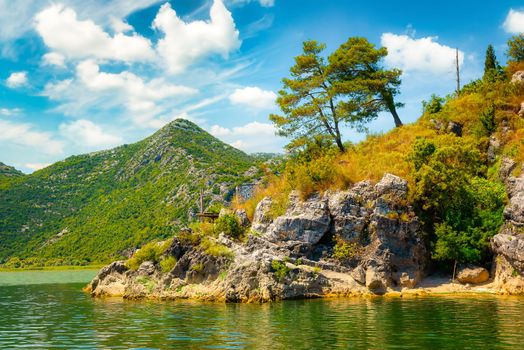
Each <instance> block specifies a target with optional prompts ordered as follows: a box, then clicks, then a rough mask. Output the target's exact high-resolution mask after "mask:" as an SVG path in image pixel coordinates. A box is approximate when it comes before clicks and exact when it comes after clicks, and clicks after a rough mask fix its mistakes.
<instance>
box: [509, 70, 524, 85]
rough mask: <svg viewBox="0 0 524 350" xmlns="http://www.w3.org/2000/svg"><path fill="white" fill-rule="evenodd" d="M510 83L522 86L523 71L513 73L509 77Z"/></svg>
mask: <svg viewBox="0 0 524 350" xmlns="http://www.w3.org/2000/svg"><path fill="white" fill-rule="evenodd" d="M511 82H512V83H513V84H524V70H519V71H518V72H515V73H514V74H513V76H512V77H511Z"/></svg>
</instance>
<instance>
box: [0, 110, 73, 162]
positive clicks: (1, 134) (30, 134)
mask: <svg viewBox="0 0 524 350" xmlns="http://www.w3.org/2000/svg"><path fill="white" fill-rule="evenodd" d="M0 141H7V142H9V143H12V144H16V145H20V146H26V147H29V148H31V149H33V150H35V151H39V152H43V153H46V154H51V155H57V154H61V153H62V152H63V144H62V142H60V141H56V140H54V139H53V138H52V137H51V134H49V133H47V132H41V131H37V130H34V128H33V126H32V125H31V124H26V123H13V122H11V121H7V120H1V119H0Z"/></svg>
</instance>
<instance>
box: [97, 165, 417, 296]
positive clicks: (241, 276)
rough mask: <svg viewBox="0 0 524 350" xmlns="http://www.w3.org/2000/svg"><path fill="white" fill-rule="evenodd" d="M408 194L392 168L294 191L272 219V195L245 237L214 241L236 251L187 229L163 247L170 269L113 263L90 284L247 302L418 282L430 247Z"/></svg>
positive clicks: (115, 290)
mask: <svg viewBox="0 0 524 350" xmlns="http://www.w3.org/2000/svg"><path fill="white" fill-rule="evenodd" d="M406 196H407V183H406V181H404V180H402V179H400V178H398V177H396V176H393V175H389V174H387V175H386V176H384V178H383V179H382V180H381V181H380V182H379V183H377V184H376V185H372V184H371V183H369V182H361V183H358V184H356V185H355V186H353V187H352V188H350V189H349V190H347V191H339V192H327V193H325V194H324V195H322V196H321V195H316V196H312V197H310V198H308V199H307V200H305V201H302V200H300V198H299V196H298V195H297V194H296V193H292V194H291V195H290V198H289V206H288V209H287V211H286V213H285V214H284V215H282V216H280V217H277V218H274V219H273V218H271V217H270V215H269V209H270V207H271V199H270V198H265V199H264V200H263V201H261V202H260V203H259V205H258V207H257V210H256V213H255V216H254V221H253V223H252V231H251V232H252V234H250V235H249V236H248V238H247V241H246V242H245V243H240V242H235V241H233V240H231V239H229V238H228V237H226V236H225V235H223V234H221V235H220V236H219V237H218V238H215V239H212V240H213V244H215V245H219V246H221V247H225V248H227V249H228V251H229V252H231V254H228V255H227V256H217V254H213V253H212V252H210V251H209V250H206V249H203V248H202V245H201V244H199V242H198V241H197V240H194V239H192V240H191V239H190V240H188V239H185V238H183V236H179V237H175V238H174V240H173V243H172V245H171V247H170V248H169V249H167V250H166V252H165V253H164V254H165V255H166V256H170V257H173V258H175V259H176V265H175V266H174V268H173V269H171V270H170V271H168V272H162V271H161V267H160V266H159V265H158V264H155V263H153V262H150V261H146V262H144V263H142V265H141V266H140V268H138V270H136V271H132V270H129V269H128V268H127V267H126V265H125V264H124V262H115V263H113V264H111V265H109V266H107V267H105V268H104V269H102V270H101V271H100V273H99V275H98V276H97V277H96V278H95V279H94V280H93V281H92V282H91V283H90V284H89V286H88V287H87V290H88V291H89V292H91V294H92V295H93V296H104V295H119V296H123V297H126V298H142V297H154V298H167V299H176V298H201V299H208V300H222V301H235V302H237V301H242V302H248V301H270V300H277V299H289V298H306V297H316V296H323V295H348V294H366V293H373V294H383V293H385V292H387V291H390V290H401V289H403V288H413V287H415V286H416V284H417V283H418V282H419V280H420V278H421V277H422V276H423V273H424V268H425V264H426V257H427V254H426V250H425V247H424V244H423V241H422V233H421V229H420V225H419V222H418V220H417V217H416V216H415V214H414V212H413V210H412V208H411V207H409V205H407V204H406V203H407V200H406ZM238 214H239V215H240V216H242V213H238ZM334 240H335V241H336V242H337V244H336V245H334V243H333V241H334Z"/></svg>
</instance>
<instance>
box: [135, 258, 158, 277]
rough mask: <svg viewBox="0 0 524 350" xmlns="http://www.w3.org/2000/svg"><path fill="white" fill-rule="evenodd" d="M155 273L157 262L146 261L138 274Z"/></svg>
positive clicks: (141, 265)
mask: <svg viewBox="0 0 524 350" xmlns="http://www.w3.org/2000/svg"><path fill="white" fill-rule="evenodd" d="M153 273H155V264H154V263H153V262H152V261H144V262H143V263H142V264H140V267H139V268H138V274H139V275H141V276H148V275H152V274H153Z"/></svg>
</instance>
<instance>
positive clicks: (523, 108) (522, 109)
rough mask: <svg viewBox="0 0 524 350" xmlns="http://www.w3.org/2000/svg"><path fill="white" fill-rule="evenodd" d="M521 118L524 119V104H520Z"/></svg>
mask: <svg viewBox="0 0 524 350" xmlns="http://www.w3.org/2000/svg"><path fill="white" fill-rule="evenodd" d="M519 117H523V118H524V102H522V103H521V104H520V110H519Z"/></svg>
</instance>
